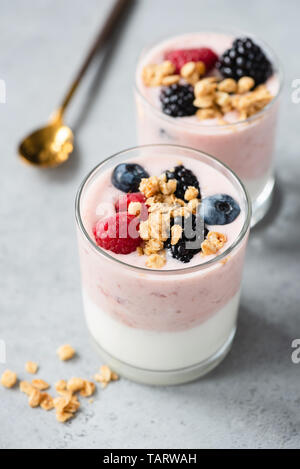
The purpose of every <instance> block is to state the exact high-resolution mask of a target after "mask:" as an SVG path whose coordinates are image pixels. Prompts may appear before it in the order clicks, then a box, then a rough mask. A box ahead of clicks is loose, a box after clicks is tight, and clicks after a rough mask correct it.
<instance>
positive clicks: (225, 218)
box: [200, 194, 241, 225]
mask: <svg viewBox="0 0 300 469" xmlns="http://www.w3.org/2000/svg"><path fill="white" fill-rule="evenodd" d="M240 211H241V209H240V206H239V204H238V203H237V202H236V201H235V200H234V199H233V198H232V197H230V195H227V194H216V195H211V196H210V197H206V198H205V199H203V200H202V203H201V208H200V214H201V215H202V217H203V218H204V221H205V223H207V225H227V224H228V223H232V222H233V221H234V220H235V219H236V218H237V216H238V215H239V214H240Z"/></svg>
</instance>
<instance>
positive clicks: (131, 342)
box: [83, 291, 240, 371]
mask: <svg viewBox="0 0 300 469" xmlns="http://www.w3.org/2000/svg"><path fill="white" fill-rule="evenodd" d="M239 296H240V291H239V292H238V293H236V294H235V296H234V297H232V298H231V300H230V301H229V302H228V303H227V304H226V305H225V306H223V307H222V308H221V309H220V310H219V311H218V312H217V313H215V314H214V315H213V316H212V317H211V318H209V319H208V320H207V321H205V322H204V323H202V324H201V325H199V326H197V327H193V328H191V329H187V330H184V331H178V332H157V331H147V330H141V329H136V328H132V327H128V326H126V325H124V324H123V323H121V322H119V321H115V320H114V319H113V318H112V317H111V316H110V315H108V314H107V313H105V312H104V311H102V310H101V309H100V308H99V307H98V306H96V305H95V304H94V303H93V302H92V301H91V300H90V298H89V296H88V295H87V293H86V292H85V291H83V303H84V310H85V315H86V321H87V325H88V328H89V330H90V333H91V334H92V336H93V338H94V339H95V340H96V342H97V343H99V344H101V347H102V348H103V349H104V351H105V352H107V353H109V354H110V355H112V356H113V357H116V358H118V359H119V360H121V361H122V362H124V363H126V364H129V365H132V366H135V367H139V368H145V369H148V370H155V371H167V370H176V369H180V368H185V367H189V366H192V365H196V364H198V363H200V362H202V361H204V360H206V359H208V358H210V357H211V356H213V355H214V354H215V353H216V352H217V351H218V350H219V349H220V348H221V347H222V346H223V345H224V344H225V342H226V341H227V340H228V338H229V337H230V334H231V333H232V331H233V330H234V328H235V323H236V317H237V311H238V303H239Z"/></svg>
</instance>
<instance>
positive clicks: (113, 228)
mask: <svg viewBox="0 0 300 469" xmlns="http://www.w3.org/2000/svg"><path fill="white" fill-rule="evenodd" d="M138 230H139V219H138V218H137V217H135V216H134V215H129V214H128V213H127V212H118V213H116V215H113V216H111V217H108V218H106V219H104V220H99V221H98V222H97V223H96V225H95V226H94V229H93V233H94V237H95V241H96V243H97V245H98V246H101V247H102V248H104V249H107V250H108V251H112V252H115V253H116V254H130V253H131V252H134V251H135V250H136V248H137V247H138V246H139V245H140V244H141V243H142V239H141V238H140V236H139V231H138Z"/></svg>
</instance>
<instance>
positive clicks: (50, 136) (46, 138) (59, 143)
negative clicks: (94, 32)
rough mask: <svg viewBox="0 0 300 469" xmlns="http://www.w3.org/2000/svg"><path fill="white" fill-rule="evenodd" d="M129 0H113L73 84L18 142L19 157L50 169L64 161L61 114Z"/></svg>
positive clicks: (66, 134)
mask: <svg viewBox="0 0 300 469" xmlns="http://www.w3.org/2000/svg"><path fill="white" fill-rule="evenodd" d="M130 1H131V0H117V1H116V3H115V5H114V6H113V8H112V10H111V12H110V14H109V16H108V18H107V20H106V22H105V24H104V26H103V28H101V31H100V33H99V34H98V36H97V38H96V40H95V43H94V45H93V46H92V48H91V49H90V51H89V53H88V56H87V57H86V59H85V61H84V63H83V64H82V66H81V68H80V70H79V72H78V74H77V76H76V78H75V80H74V82H73V84H72V85H71V87H70V89H69V91H68V93H67V95H66V97H65V99H64V100H63V103H62V105H61V106H60V107H59V108H58V110H57V111H56V112H55V113H54V114H53V115H52V117H51V118H50V121H49V124H48V125H47V126H46V127H42V128H41V129H38V130H36V131H35V132H33V133H32V134H30V135H28V136H27V137H26V138H25V139H24V140H23V141H22V142H21V143H20V145H19V149H18V150H19V156H20V157H21V158H22V159H23V160H24V161H26V163H30V164H32V165H35V166H39V167H42V168H50V167H55V166H59V165H60V164H62V163H64V162H65V161H67V159H68V158H69V155H70V153H71V152H72V151H73V132H72V130H71V129H70V128H69V127H67V126H66V125H65V124H64V122H63V114H64V112H65V110H66V108H67V106H68V104H69V102H70V101H71V98H72V97H73V95H74V93H75V91H76V89H77V86H78V85H79V83H80V81H81V79H82V77H83V75H84V73H85V72H86V70H87V68H88V66H89V65H90V63H91V61H92V59H93V57H94V55H95V53H96V51H98V49H99V48H100V47H102V46H103V44H104V43H105V41H106V40H107V39H108V37H109V36H110V34H111V33H112V31H113V30H114V29H115V26H116V24H117V20H118V19H119V17H120V15H121V13H122V12H123V9H124V7H125V6H127V5H128V4H129V3H130Z"/></svg>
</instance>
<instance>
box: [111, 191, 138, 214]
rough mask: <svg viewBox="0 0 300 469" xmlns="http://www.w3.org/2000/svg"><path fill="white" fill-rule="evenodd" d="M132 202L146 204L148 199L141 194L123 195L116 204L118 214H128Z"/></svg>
mask: <svg viewBox="0 0 300 469" xmlns="http://www.w3.org/2000/svg"><path fill="white" fill-rule="evenodd" d="M131 202H140V203H141V204H144V203H145V202H146V197H145V196H144V194H142V193H141V192H130V193H129V194H124V195H123V194H122V195H120V197H119V198H118V200H117V201H116V203H115V208H116V212H127V210H128V207H129V204H130V203H131Z"/></svg>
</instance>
